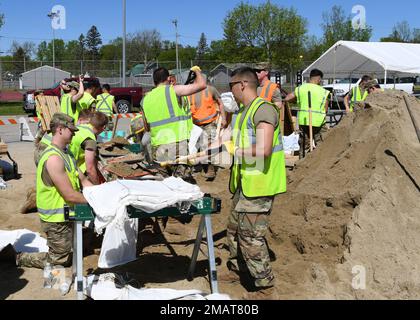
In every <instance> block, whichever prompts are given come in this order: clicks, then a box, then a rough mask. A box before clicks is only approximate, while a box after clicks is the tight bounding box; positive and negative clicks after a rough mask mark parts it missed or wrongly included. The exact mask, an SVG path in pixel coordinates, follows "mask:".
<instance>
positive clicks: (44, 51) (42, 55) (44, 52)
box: [36, 41, 48, 62]
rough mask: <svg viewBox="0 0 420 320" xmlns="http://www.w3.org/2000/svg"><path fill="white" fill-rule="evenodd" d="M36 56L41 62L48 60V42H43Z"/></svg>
mask: <svg viewBox="0 0 420 320" xmlns="http://www.w3.org/2000/svg"><path fill="white" fill-rule="evenodd" d="M36 56H37V60H39V61H42V62H44V61H47V60H48V45H47V42H46V41H42V42H41V43H40V44H39V45H38V49H37V53H36Z"/></svg>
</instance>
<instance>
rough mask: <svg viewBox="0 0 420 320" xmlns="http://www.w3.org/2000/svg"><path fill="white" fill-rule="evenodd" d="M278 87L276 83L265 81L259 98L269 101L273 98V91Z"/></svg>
mask: <svg viewBox="0 0 420 320" xmlns="http://www.w3.org/2000/svg"><path fill="white" fill-rule="evenodd" d="M278 88H279V85H278V84H277V83H274V82H271V81H267V83H266V84H265V85H264V86H263V88H262V90H261V93H260V98H263V99H264V100H265V101H267V102H271V101H272V100H273V95H274V91H276V89H278Z"/></svg>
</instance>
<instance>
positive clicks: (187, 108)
mask: <svg viewBox="0 0 420 320" xmlns="http://www.w3.org/2000/svg"><path fill="white" fill-rule="evenodd" d="M182 107H183V109H184V111H185V114H186V115H187V127H188V138H189V137H190V136H191V132H192V130H193V127H194V121H193V117H192V112H191V106H190V101H189V100H188V97H186V96H184V97H182Z"/></svg>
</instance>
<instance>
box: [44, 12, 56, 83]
mask: <svg viewBox="0 0 420 320" xmlns="http://www.w3.org/2000/svg"><path fill="white" fill-rule="evenodd" d="M47 16H48V18H50V19H51V28H52V31H53V73H54V83H55V82H56V79H55V29H54V27H53V25H52V20H53V19H54V18H58V17H59V15H58V13H57V12H50V13H49V14H48V15H47Z"/></svg>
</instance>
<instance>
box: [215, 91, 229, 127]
mask: <svg viewBox="0 0 420 320" xmlns="http://www.w3.org/2000/svg"><path fill="white" fill-rule="evenodd" d="M217 104H218V105H219V110H220V116H221V117H222V128H226V127H227V125H228V122H227V113H226V111H225V106H224V105H223V101H222V99H221V98H217Z"/></svg>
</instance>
